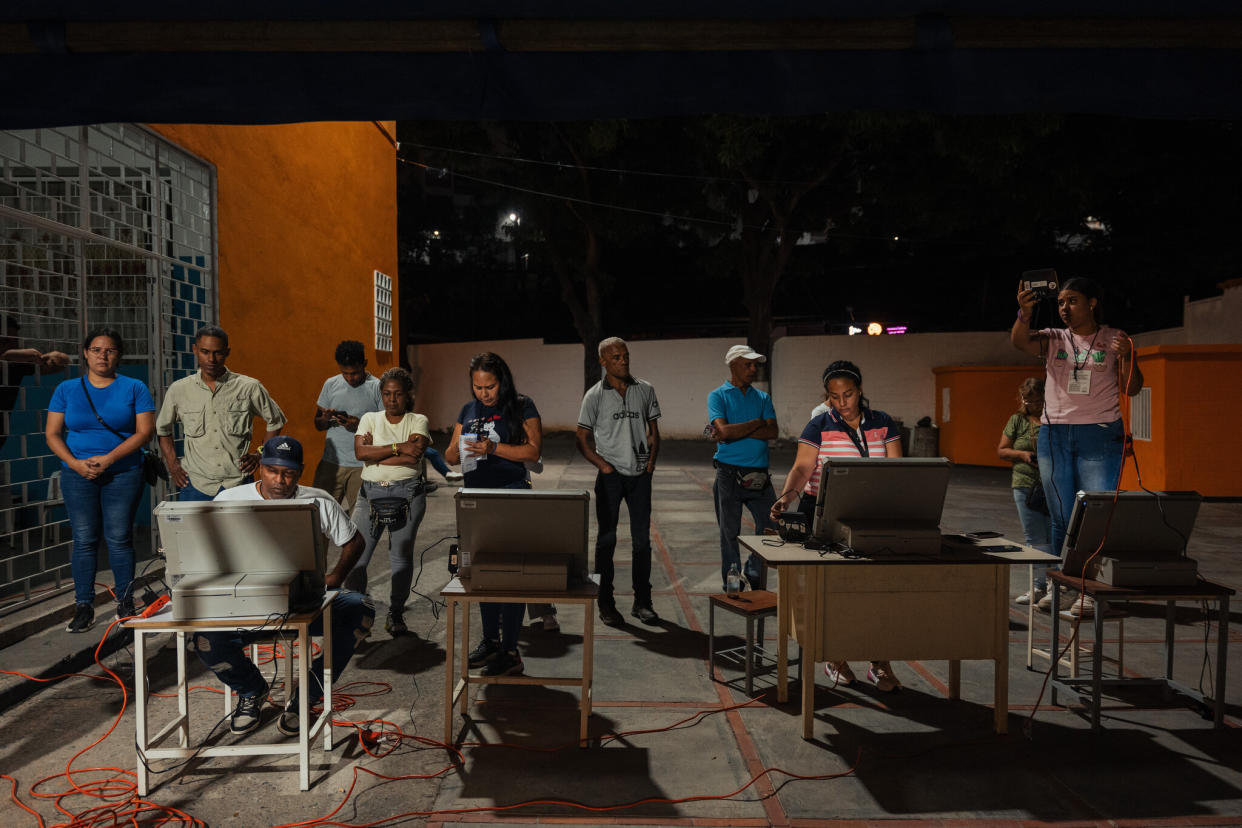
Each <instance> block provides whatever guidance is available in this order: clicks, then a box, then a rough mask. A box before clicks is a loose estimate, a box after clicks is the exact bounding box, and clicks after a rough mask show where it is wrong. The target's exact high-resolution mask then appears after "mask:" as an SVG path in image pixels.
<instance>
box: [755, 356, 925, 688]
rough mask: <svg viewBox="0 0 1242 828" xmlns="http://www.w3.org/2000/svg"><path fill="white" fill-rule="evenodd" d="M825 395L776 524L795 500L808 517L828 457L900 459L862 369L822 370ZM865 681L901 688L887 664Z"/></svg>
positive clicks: (832, 665)
mask: <svg viewBox="0 0 1242 828" xmlns="http://www.w3.org/2000/svg"><path fill="white" fill-rule="evenodd" d="M824 391H825V392H826V393H827V395H828V399H827V400H826V402H827V403H828V410H827V411H825V412H824V413H822V414H818V415H816V416H814V417H812V418H811V421H810V422H809V423H807V424H806V428H804V429H802V436H800V437H799V438H798V455H797V458H796V459H795V460H794V464H793V468H791V469H790V470H789V475H788V476H787V477H786V478H785V486H784V488H783V489H782V490H781V494H780V497H778V498H777V499H776V503H774V504H773V505H772V513H771V517H772V520H773V521H776V520H779V519H780V516H781V513H782V512H784V511H785V510H786V509H787V508H789V504H790V503H792V502H793V501H794V498H796V497H798V496H799V495H801V496H802V499H801V503H800V505H799V510H800V511H801V512H802V513H803V514H807V515H809V514H811V513H812V512H813V511H814V509H815V499H816V497H818V495H819V475H820V470H821V468H822V467H823V464H824V460H825V459H827V458H829V457H901V431H900V429H898V428H897V425H896V424H895V423H894V422H893V418H892V417H890V416H888V415H887V414H885V413H884V412H883V411H877V410H875V409H873V408H872V407H871V403H870V402H869V401H868V400H867V398H866V397H865V396H863V392H862V371H860V370H859V368H858V366H857V365H855V364H854V363H852V362H849V361H847V360H844V359H839V360H837V361H836V362H834V363H832V364H831V365H829V366H828V367H827V368H826V369H824ZM824 673H825V674H826V675H827V676H828V678H830V679H831V680H832V682H833V683H834V684H850V683H851V682H853V681H854V680H855V678H854V672H853V671H852V670H851V669H850V665H849V664H848V663H847V662H844V661H838V662H828V663H825V664H824ZM867 678H868V679H870V680H871V681H873V682H875V685H876V687H878V688H879V689H880V690H883V691H884V692H891V691H893V690H896V689H897V688H898V687H900V686H901V682H900V681H898V680H897V677H896V675H895V674H894V673H893V668H892V665H890V664H889V663H888V662H887V661H873V662H871V669H870V670H868V672H867Z"/></svg>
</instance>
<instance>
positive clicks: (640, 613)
mask: <svg viewBox="0 0 1242 828" xmlns="http://www.w3.org/2000/svg"><path fill="white" fill-rule="evenodd" d="M630 615H632V616H634V617H635V618H637V619H638V620H639V621H642V622H643V623H644V624H659V623H660V616H658V615H656V611H655V610H653V609H652V608H651V605H650V604H635V605H634V609H632V610H630Z"/></svg>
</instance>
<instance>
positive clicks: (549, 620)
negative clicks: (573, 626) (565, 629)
mask: <svg viewBox="0 0 1242 828" xmlns="http://www.w3.org/2000/svg"><path fill="white" fill-rule="evenodd" d="M560 628H561V625H560V622H558V621H557V620H556V615H555V614H551V615H545V616H544V617H543V630H544V632H556V631H557V630H559V629H560Z"/></svg>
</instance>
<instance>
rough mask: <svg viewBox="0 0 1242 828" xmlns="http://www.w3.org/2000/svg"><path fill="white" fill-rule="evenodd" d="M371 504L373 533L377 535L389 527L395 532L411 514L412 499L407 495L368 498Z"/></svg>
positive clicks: (389, 529)
mask: <svg viewBox="0 0 1242 828" xmlns="http://www.w3.org/2000/svg"><path fill="white" fill-rule="evenodd" d="M367 503H369V504H370V505H371V535H372V536H377V535H379V534H380V532H383V531H384V530H385V529H387V530H388V531H390V532H395V531H397V530H398V529H400V528H401V527H402V526H405V521H406V519H407V518H409V516H410V501H409V498H405V497H376V498H367Z"/></svg>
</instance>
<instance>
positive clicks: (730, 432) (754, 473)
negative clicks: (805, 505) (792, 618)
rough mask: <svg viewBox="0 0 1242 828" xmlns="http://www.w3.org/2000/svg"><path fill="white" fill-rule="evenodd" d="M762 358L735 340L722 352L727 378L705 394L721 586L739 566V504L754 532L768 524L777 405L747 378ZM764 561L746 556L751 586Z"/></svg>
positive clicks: (773, 495) (752, 375)
mask: <svg viewBox="0 0 1242 828" xmlns="http://www.w3.org/2000/svg"><path fill="white" fill-rule="evenodd" d="M767 359H768V358H767V357H765V356H764V355H762V354H758V353H755V352H754V351H753V350H751V348H750V347H749V346H747V345H734V346H733V347H732V348H730V349H729V350H728V352H727V353H726V354H725V365H728V366H729V381H728V382H726V383H725V384H724V385H722V386H720V387H719V388H717V389H716V390H714V391H712V392H711V393H710V394H708V395H707V418H708V420H709V421H710V423H711V425H710V429H711V434H712V436H713V437H714V438H715V439H716V441H717V442H716V454H715V456H714V457H713V463H714V465H715V466H716V482H715V483H714V484H712V494H713V496H714V497H715V502H716V522H717V524H719V526H720V580H721V582H722V583H721V588H722V589H723V588H724V583H723V582H724V581H725V580H726V578H727V577H728V574H729V569H730V568H732V567H733V566H740V565H741V558H740V555H739V554H738V544H737V536H738V532H740V531H741V528H742V507H743V506H745V507H746V508H747V509H749V510H750V514H751V516H752V517H754V519H755V531H756V532H763V530H764V529H766V528H767V527H768V526H769V523H770V520H769V518H768V511H769V510H770V509H771V508H772V504H773V502H775V500H776V492H775V491H773V489H772V481H771V479H770V476H769V474H768V440H774V439H776V437H777V434H778V430H777V427H776V409H774V408H773V407H772V398H771V397H770V396H769V395H768V394H767V393H765V392H763V391H761V390H760V389H758V388H755V387H754V386H753V385H752V383H754V381H755V377H757V376H758V374H759V363H760V362H767ZM762 572H763V563H762V562H761V561H760V560H759V559H758V558H757V557H756V556H755V555H751V556H750V558H749V559H748V560H747V561H746V569H745V575H746V579H747V580H748V581H749V582H750V585H751V587H757V586H758V585H759V579H760V576H761V574H762Z"/></svg>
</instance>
